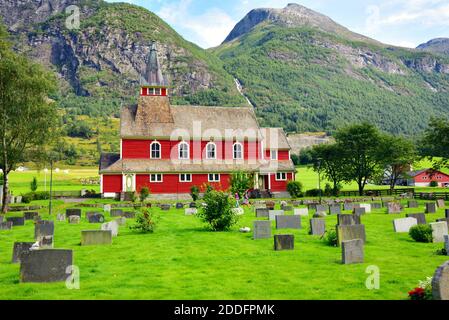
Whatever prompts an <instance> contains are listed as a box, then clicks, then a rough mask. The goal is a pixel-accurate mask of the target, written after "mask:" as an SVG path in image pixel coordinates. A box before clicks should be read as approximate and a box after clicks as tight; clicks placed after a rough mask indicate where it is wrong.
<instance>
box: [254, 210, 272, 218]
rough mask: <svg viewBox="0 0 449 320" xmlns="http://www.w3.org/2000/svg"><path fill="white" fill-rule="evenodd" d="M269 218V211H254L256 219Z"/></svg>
mask: <svg viewBox="0 0 449 320" xmlns="http://www.w3.org/2000/svg"><path fill="white" fill-rule="evenodd" d="M269 216H270V210H268V209H267V208H263V209H261V208H259V209H256V217H257V218H268V217H269Z"/></svg>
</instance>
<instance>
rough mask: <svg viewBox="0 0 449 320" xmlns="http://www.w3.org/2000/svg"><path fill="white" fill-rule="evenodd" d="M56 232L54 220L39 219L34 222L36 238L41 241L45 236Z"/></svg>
mask: <svg viewBox="0 0 449 320" xmlns="http://www.w3.org/2000/svg"><path fill="white" fill-rule="evenodd" d="M54 234H55V224H54V222H53V221H45V220H41V221H37V222H36V223H35V224H34V240H36V241H40V240H41V239H42V238H43V237H45V236H51V237H53V236H54Z"/></svg>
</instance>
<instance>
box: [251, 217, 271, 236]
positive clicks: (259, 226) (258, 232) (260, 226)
mask: <svg viewBox="0 0 449 320" xmlns="http://www.w3.org/2000/svg"><path fill="white" fill-rule="evenodd" d="M268 238H271V221H268V220H264V221H257V220H256V221H254V228H253V239H254V240H257V239H268Z"/></svg>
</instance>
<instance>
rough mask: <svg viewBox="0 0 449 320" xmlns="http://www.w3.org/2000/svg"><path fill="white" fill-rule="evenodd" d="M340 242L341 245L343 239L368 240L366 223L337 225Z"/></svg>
mask: <svg viewBox="0 0 449 320" xmlns="http://www.w3.org/2000/svg"><path fill="white" fill-rule="evenodd" d="M337 237H338V244H339V245H341V243H342V242H343V241H348V240H355V239H361V240H363V243H365V242H366V234H365V225H363V224H356V225H352V226H340V225H337Z"/></svg>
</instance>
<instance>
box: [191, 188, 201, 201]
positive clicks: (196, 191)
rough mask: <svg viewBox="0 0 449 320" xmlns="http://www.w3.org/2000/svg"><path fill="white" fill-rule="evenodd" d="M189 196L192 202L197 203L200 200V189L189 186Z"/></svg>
mask: <svg viewBox="0 0 449 320" xmlns="http://www.w3.org/2000/svg"><path fill="white" fill-rule="evenodd" d="M190 196H191V197H192V200H193V201H197V200H198V199H199V198H200V188H198V187H197V186H191V187H190Z"/></svg>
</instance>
